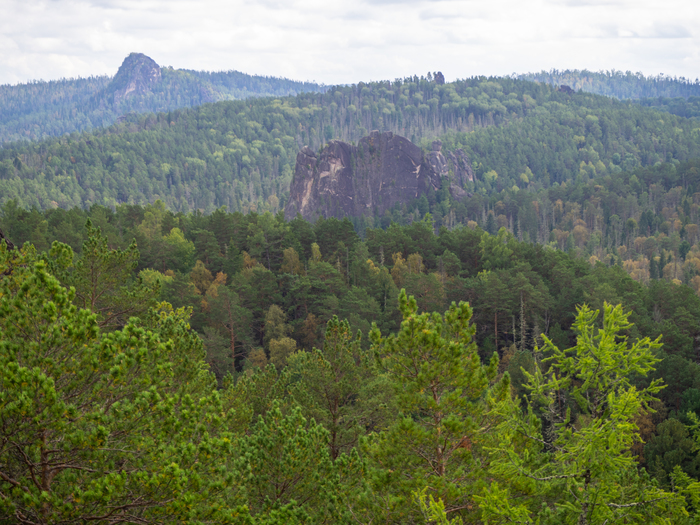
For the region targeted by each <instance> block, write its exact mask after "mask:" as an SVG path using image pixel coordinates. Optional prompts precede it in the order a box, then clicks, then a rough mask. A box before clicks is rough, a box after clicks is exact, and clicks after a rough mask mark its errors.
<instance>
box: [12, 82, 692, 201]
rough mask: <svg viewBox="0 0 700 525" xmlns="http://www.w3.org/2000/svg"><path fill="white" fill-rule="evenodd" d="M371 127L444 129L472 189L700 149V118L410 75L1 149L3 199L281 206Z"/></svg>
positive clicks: (527, 87) (609, 169)
mask: <svg viewBox="0 0 700 525" xmlns="http://www.w3.org/2000/svg"><path fill="white" fill-rule="evenodd" d="M373 129H377V130H384V131H391V132H393V133H396V134H400V135H402V136H404V137H407V138H408V139H409V140H411V141H413V142H414V143H419V144H423V145H425V146H427V145H428V144H429V143H430V142H431V141H432V140H433V139H434V138H435V137H445V138H444V143H445V145H444V148H445V151H446V153H448V152H451V151H454V150H455V149H459V148H462V149H464V151H465V153H466V154H467V155H468V156H469V158H470V159H471V160H472V162H473V165H474V170H475V172H476V178H477V181H476V182H475V185H476V186H475V188H474V189H479V188H483V191H485V192H486V193H490V192H491V191H492V190H497V191H500V190H502V189H503V188H512V187H513V186H521V185H523V184H525V185H527V184H530V183H532V184H535V185H541V186H542V187H549V186H550V185H551V184H554V183H555V182H556V183H558V184H560V183H561V182H564V181H571V180H575V179H576V178H577V177H578V176H579V174H580V173H581V172H583V173H584V174H587V175H586V176H587V177H589V178H591V179H595V178H596V177H598V176H605V175H606V174H611V173H616V172H618V171H620V170H626V171H630V170H633V169H635V168H636V167H641V166H651V165H654V164H657V163H659V162H664V161H669V162H670V161H674V162H675V161H685V160H688V159H691V158H695V157H700V141H699V140H698V137H700V123H698V122H696V121H695V120H692V119H686V118H681V117H678V116H674V115H669V114H667V113H660V112H658V111H656V110H653V109H650V108H644V107H641V106H639V105H635V104H631V103H629V102H623V101H617V100H614V99H610V98H606V97H601V96H597V95H591V94H587V93H575V94H567V93H563V92H561V91H558V90H556V89H553V88H552V87H550V86H546V85H542V84H537V83H533V82H528V81H522V80H513V79H509V78H483V77H482V78H472V79H468V80H464V81H458V82H453V83H449V84H438V83H436V82H434V81H430V80H428V79H425V78H418V77H413V78H408V79H404V80H397V81H394V82H375V83H371V84H364V83H360V84H357V85H353V86H344V87H343V86H340V87H335V88H332V89H330V90H329V91H328V92H326V93H313V94H311V93H305V94H300V95H297V96H295V97H287V98H271V99H267V98H266V99H248V100H246V101H232V102H219V103H216V104H206V105H204V106H201V107H198V108H192V109H187V110H178V111H173V112H168V113H160V114H157V115H153V114H149V115H141V116H139V115H133V116H130V117H128V118H127V119H125V120H124V121H123V122H121V123H119V124H117V125H115V126H113V127H111V128H109V129H107V130H102V131H95V132H92V133H83V134H81V135H75V136H69V137H62V138H57V139H50V140H46V141H43V142H39V143H33V144H26V145H16V146H14V147H5V148H3V149H2V150H0V196H1V197H0V200H1V202H7V201H8V200H10V199H15V200H16V201H17V202H18V203H19V204H20V205H21V206H23V207H31V206H36V207H37V208H40V209H46V208H50V207H62V208H70V207H72V206H79V207H89V206H91V205H93V204H102V205H105V206H109V207H114V206H116V205H117V204H119V203H124V202H128V203H141V204H145V203H148V202H153V201H155V200H156V199H161V200H163V202H165V203H166V205H167V206H168V207H169V208H171V209H174V210H181V211H188V210H194V209H200V210H203V211H205V212H207V213H209V212H211V211H213V210H215V209H216V208H218V207H220V206H227V207H228V209H230V210H241V211H245V210H251V209H258V210H262V209H269V210H271V211H276V210H277V209H279V207H280V206H281V205H284V203H285V201H286V199H287V196H288V191H289V185H290V183H291V179H292V173H293V169H294V165H295V160H296V154H297V152H298V151H299V150H300V149H301V148H302V147H303V146H304V145H307V146H310V147H311V149H312V150H318V149H319V148H320V147H321V146H323V145H324V144H325V143H326V142H327V141H328V140H330V139H333V138H337V139H340V140H344V141H346V142H353V141H357V140H359V139H360V138H361V137H363V136H366V135H367V134H368V131H369V130H373ZM525 179H527V183H524V180H525ZM466 189H471V188H466Z"/></svg>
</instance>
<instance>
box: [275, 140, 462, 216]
mask: <svg viewBox="0 0 700 525" xmlns="http://www.w3.org/2000/svg"><path fill="white" fill-rule="evenodd" d="M441 150H442V142H440V141H435V142H433V145H432V150H431V151H430V152H428V153H426V154H424V153H423V151H421V149H420V148H419V147H418V146H416V145H415V144H413V143H412V142H411V141H409V140H408V139H406V138H404V137H401V136H399V135H394V134H393V133H391V132H384V133H382V132H379V131H373V132H372V133H371V134H370V135H369V136H367V137H363V138H362V139H360V141H359V142H358V144H357V146H354V145H352V144H348V143H346V142H342V141H339V140H332V141H330V142H329V143H328V144H327V145H326V146H325V147H324V148H323V149H322V150H321V151H320V152H319V153H318V154H317V153H315V152H314V151H313V150H311V149H310V148H309V147H307V146H305V147H304V148H302V150H301V151H300V152H299V154H298V155H297V161H296V167H295V170H294V179H293V180H292V184H291V187H290V195H289V201H288V202H287V206H286V207H285V216H286V217H287V219H292V218H294V217H295V216H296V215H297V213H300V214H301V216H302V217H303V218H304V219H306V220H311V221H313V220H316V219H317V218H318V217H320V216H324V217H337V218H343V217H359V216H361V215H365V216H381V215H383V214H384V213H385V212H386V211H388V210H390V209H391V208H393V207H394V206H395V205H397V204H402V203H408V202H410V201H412V200H414V199H417V198H419V197H420V196H421V195H423V194H425V193H427V192H428V191H429V189H430V188H431V187H432V189H433V190H439V189H440V188H441V187H442V184H450V194H451V195H452V197H453V198H454V199H461V198H463V197H465V196H466V195H467V192H466V191H464V189H463V188H462V184H463V183H464V182H465V181H466V180H471V181H473V180H474V172H473V170H472V169H471V163H470V162H469V158H468V157H467V155H466V154H465V153H464V152H463V151H462V150H458V151H457V152H455V153H449V154H448V155H449V157H450V158H449V161H448V159H446V158H445V156H444V155H443V153H442V151H441ZM450 162H451V163H452V164H453V170H454V173H455V179H457V180H454V181H450V179H449V171H450V170H449V168H450V166H449V163H450Z"/></svg>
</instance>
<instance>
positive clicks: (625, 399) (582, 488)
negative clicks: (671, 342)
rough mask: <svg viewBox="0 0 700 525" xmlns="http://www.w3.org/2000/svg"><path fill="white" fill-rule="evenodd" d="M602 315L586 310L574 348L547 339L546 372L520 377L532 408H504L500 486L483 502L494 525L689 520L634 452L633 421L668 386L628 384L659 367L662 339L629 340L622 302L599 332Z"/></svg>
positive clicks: (495, 463)
mask: <svg viewBox="0 0 700 525" xmlns="http://www.w3.org/2000/svg"><path fill="white" fill-rule="evenodd" d="M597 315H598V312H597V311H592V310H591V309H590V308H588V307H587V306H585V305H584V306H582V307H580V308H579V310H578V315H577V318H576V322H575V323H574V330H575V332H576V334H577V344H576V346H575V347H573V348H570V349H568V350H560V349H559V348H557V347H556V346H554V345H553V344H552V343H551V341H549V340H548V339H547V338H546V337H545V338H544V340H545V347H544V352H545V353H549V354H551V355H549V356H548V357H547V358H546V359H545V360H544V362H545V363H549V364H550V366H549V370H548V371H543V370H542V368H541V366H539V365H538V366H537V368H536V369H535V373H534V374H530V373H528V372H523V373H524V374H525V375H526V377H527V378H528V384H527V388H528V390H529V395H528V396H527V397H526V402H527V408H526V410H525V411H523V410H522V409H521V407H520V402H519V400H517V399H513V398H509V399H506V400H505V401H504V402H503V403H501V404H500V406H499V409H498V410H499V413H500V416H501V418H502V422H501V423H500V424H499V426H498V431H497V434H498V437H499V442H498V446H496V447H494V448H492V449H491V451H492V465H491V470H490V472H491V475H493V476H494V477H496V478H497V479H498V481H494V482H493V483H492V485H491V487H490V488H488V489H485V490H484V492H483V494H482V496H480V497H479V501H480V505H481V507H482V514H483V517H484V519H486V520H488V522H489V523H507V522H511V521H516V522H519V523H561V522H571V521H576V522H577V523H590V524H594V523H601V524H602V523H605V522H609V521H610V520H624V521H627V522H639V521H640V520H646V521H650V522H652V523H666V522H668V521H667V520H674V519H682V517H683V516H684V515H686V512H685V509H684V503H683V500H682V498H681V497H680V496H678V495H677V494H674V493H670V492H665V491H663V490H661V489H658V488H657V487H656V486H655V484H654V483H652V482H651V481H650V480H649V479H648V478H647V477H645V475H644V474H643V473H641V474H640V473H638V472H637V470H636V468H635V464H634V458H633V457H632V455H631V453H630V446H631V445H632V443H633V442H634V440H635V438H636V437H637V430H638V428H637V425H636V423H635V416H636V415H637V414H638V413H639V412H640V410H643V409H647V410H648V404H649V402H651V401H652V400H653V399H654V398H653V395H654V394H655V393H657V392H658V391H660V390H661V388H662V385H661V384H660V382H659V381H652V382H651V383H650V384H649V385H648V386H647V387H646V388H643V389H641V390H637V389H636V388H635V387H634V386H633V385H632V384H631V382H630V379H631V377H632V376H634V375H636V374H639V375H642V376H643V375H646V374H647V373H649V372H650V371H651V370H652V369H653V365H654V364H655V363H656V362H657V359H655V357H654V355H653V350H654V349H655V348H658V347H659V343H658V341H651V340H650V339H648V338H645V339H642V340H638V341H635V342H634V343H632V344H631V345H630V344H628V341H627V337H626V336H624V335H623V334H624V333H625V332H627V331H629V329H630V323H629V321H628V317H629V315H630V314H628V313H624V312H623V310H622V307H620V306H616V307H613V306H610V305H608V304H607V303H606V305H605V312H604V318H603V322H602V328H599V327H597V326H596V322H595V321H596V317H597ZM516 502H517V503H516Z"/></svg>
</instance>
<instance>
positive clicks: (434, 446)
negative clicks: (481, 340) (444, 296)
mask: <svg viewBox="0 0 700 525" xmlns="http://www.w3.org/2000/svg"><path fill="white" fill-rule="evenodd" d="M399 308H400V310H401V313H402V314H403V322H402V323H401V328H400V330H399V332H398V333H397V334H395V335H389V336H387V337H382V336H381V334H380V332H379V330H378V329H377V328H376V327H375V328H374V329H373V331H372V334H371V340H372V344H373V351H374V352H375V353H376V355H377V358H378V359H379V362H380V366H381V368H382V369H383V370H386V373H387V375H388V378H389V381H390V382H391V385H392V387H393V389H394V395H395V399H396V404H397V408H398V412H399V419H398V420H397V422H395V423H394V424H392V425H391V426H390V427H389V428H388V429H387V430H386V431H383V432H381V433H379V434H378V435H376V436H374V437H373V439H371V440H370V441H368V443H367V444H366V447H367V454H368V455H369V456H370V457H371V458H373V460H374V462H375V464H376V465H377V467H376V468H375V471H374V472H372V473H371V475H372V478H371V483H372V486H373V489H374V491H375V495H376V496H375V497H376V501H375V505H376V507H377V508H376V510H375V512H379V513H381V514H383V515H384V516H385V517H384V518H383V519H385V520H388V521H391V522H393V523H406V522H408V521H411V520H413V519H414V518H415V516H416V511H417V510H418V509H416V508H415V507H413V508H412V507H411V506H410V503H411V501H412V494H413V493H415V492H416V491H421V490H423V489H425V488H427V490H428V492H429V494H431V495H432V496H433V497H434V498H435V499H438V498H439V499H441V500H442V501H443V503H444V505H445V508H446V509H447V511H448V512H454V513H455V515H461V514H464V515H468V514H469V512H468V509H473V508H474V507H473V505H474V500H473V494H474V493H475V492H478V491H480V489H481V487H482V486H483V484H484V481H485V478H484V471H483V467H482V464H483V463H482V462H483V461H484V459H485V457H484V455H483V444H484V443H483V441H484V439H485V438H486V436H485V435H484V429H485V428H487V427H488V426H489V425H490V424H491V423H492V420H491V414H490V407H491V405H492V404H493V403H495V402H497V401H498V400H500V399H502V398H503V397H504V396H506V395H507V392H508V391H509V378H508V376H507V375H506V376H504V377H503V378H502V379H500V380H499V381H496V373H497V369H498V356H496V355H494V356H493V358H492V359H491V362H490V363H489V365H488V366H484V365H482V364H481V360H480V359H479V354H478V353H477V350H476V345H475V344H474V342H473V340H472V337H473V335H474V332H475V329H474V327H473V326H471V325H470V323H469V321H470V319H471V316H472V310H471V308H470V307H469V305H468V304H467V303H460V304H459V305H456V304H455V303H452V305H451V306H450V308H449V309H448V310H447V311H446V312H445V314H444V317H443V316H441V315H439V314H437V313H422V314H418V313H417V305H416V301H415V299H414V298H412V297H411V298H408V297H407V296H406V293H405V291H402V292H401V294H400V296H399Z"/></svg>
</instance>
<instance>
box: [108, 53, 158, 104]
mask: <svg viewBox="0 0 700 525" xmlns="http://www.w3.org/2000/svg"><path fill="white" fill-rule="evenodd" d="M161 78H162V76H161V71H160V66H159V65H158V64H157V63H156V61H155V60H153V59H152V58H150V57H148V56H146V55H144V54H143V53H131V54H130V55H129V56H128V57H126V58H125V59H124V62H122V65H121V66H120V67H119V70H118V71H117V74H116V75H115V76H114V78H113V79H112V81H111V82H110V83H109V85H108V86H107V88H106V90H105V91H106V93H107V94H108V95H111V96H113V97H114V98H113V100H114V104H119V102H121V101H122V100H124V99H126V98H128V97H133V96H138V95H145V94H146V93H150V92H151V91H152V89H153V87H154V86H155V85H156V84H158V83H159V82H160V81H161Z"/></svg>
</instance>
